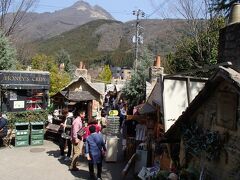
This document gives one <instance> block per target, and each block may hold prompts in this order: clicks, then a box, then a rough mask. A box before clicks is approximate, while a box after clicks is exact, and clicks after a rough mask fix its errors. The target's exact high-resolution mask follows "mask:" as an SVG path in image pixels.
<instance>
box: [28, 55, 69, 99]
mask: <svg viewBox="0 0 240 180" xmlns="http://www.w3.org/2000/svg"><path fill="white" fill-rule="evenodd" d="M32 68H33V69H38V70H42V71H49V72H50V85H51V86H50V91H49V93H50V96H51V95H53V94H55V93H57V92H58V91H60V90H61V89H62V88H63V87H65V86H66V85H67V84H68V83H69V82H70V81H71V78H70V75H69V74H68V73H67V72H66V71H63V72H62V71H59V68H58V65H57V63H56V61H55V59H54V58H53V57H52V56H46V55H45V54H37V55H36V56H34V57H33V58H32Z"/></svg>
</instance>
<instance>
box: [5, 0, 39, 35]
mask: <svg viewBox="0 0 240 180" xmlns="http://www.w3.org/2000/svg"><path fill="white" fill-rule="evenodd" d="M36 2H37V0H19V1H14V0H0V28H1V30H2V31H3V33H4V35H5V36H10V35H11V34H12V33H13V32H14V30H15V29H16V27H17V25H18V24H19V23H20V22H21V21H22V19H23V18H24V16H25V15H26V13H27V12H28V11H29V10H30V9H31V8H32V7H33V6H34V4H35V3H36Z"/></svg>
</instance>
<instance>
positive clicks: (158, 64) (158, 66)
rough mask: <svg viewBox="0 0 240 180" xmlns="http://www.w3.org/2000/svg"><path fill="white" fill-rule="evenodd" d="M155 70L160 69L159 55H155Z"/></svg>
mask: <svg viewBox="0 0 240 180" xmlns="http://www.w3.org/2000/svg"><path fill="white" fill-rule="evenodd" d="M155 66H156V68H160V67H161V57H160V55H157V57H156V64H155Z"/></svg>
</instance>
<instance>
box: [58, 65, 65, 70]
mask: <svg viewBox="0 0 240 180" xmlns="http://www.w3.org/2000/svg"><path fill="white" fill-rule="evenodd" d="M64 69H65V65H64V63H61V64H60V65H59V70H60V71H64Z"/></svg>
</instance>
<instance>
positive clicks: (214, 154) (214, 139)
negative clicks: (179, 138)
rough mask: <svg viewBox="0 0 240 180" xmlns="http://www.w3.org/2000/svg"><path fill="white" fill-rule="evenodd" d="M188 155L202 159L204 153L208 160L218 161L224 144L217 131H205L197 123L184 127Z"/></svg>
mask: <svg viewBox="0 0 240 180" xmlns="http://www.w3.org/2000/svg"><path fill="white" fill-rule="evenodd" d="M182 131H183V142H184V145H185V150H186V153H188V154H190V155H192V156H197V157H200V156H201V155H202V154H203V152H204V153H205V154H206V158H207V160H209V161H210V160H218V159H219V157H220V153H221V150H222V148H223V142H222V140H221V136H220V134H219V132H217V131H210V130H204V129H203V128H201V127H199V126H198V125H197V124H196V123H192V124H191V125H189V126H186V127H182Z"/></svg>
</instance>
